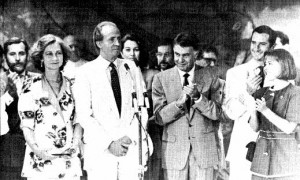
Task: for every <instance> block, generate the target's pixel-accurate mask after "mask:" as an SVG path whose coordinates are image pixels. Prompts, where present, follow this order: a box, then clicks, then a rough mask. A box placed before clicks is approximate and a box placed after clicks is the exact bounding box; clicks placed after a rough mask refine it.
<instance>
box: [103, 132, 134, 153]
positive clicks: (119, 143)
mask: <svg viewBox="0 0 300 180" xmlns="http://www.w3.org/2000/svg"><path fill="white" fill-rule="evenodd" d="M131 143H132V141H131V139H130V138H129V137H128V136H123V137H122V138H120V139H118V140H116V141H113V142H112V143H111V144H110V145H109V147H108V150H109V151H110V152H111V153H112V154H113V155H115V156H117V157H120V156H125V155H126V154H127V152H128V147H129V146H130V144H131Z"/></svg>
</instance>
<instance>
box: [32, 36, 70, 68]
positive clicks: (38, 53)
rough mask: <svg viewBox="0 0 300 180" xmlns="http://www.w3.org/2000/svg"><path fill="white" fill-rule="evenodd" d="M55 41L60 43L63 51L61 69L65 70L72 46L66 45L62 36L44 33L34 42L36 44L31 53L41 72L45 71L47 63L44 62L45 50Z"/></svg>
mask: <svg viewBox="0 0 300 180" xmlns="http://www.w3.org/2000/svg"><path fill="white" fill-rule="evenodd" d="M54 43H58V44H59V45H60V47H61V50H62V53H63V64H62V66H61V67H60V70H63V68H64V66H65V65H66V63H67V60H68V59H69V57H70V53H71V51H70V48H69V47H68V46H66V45H65V43H64V42H63V40H62V39H61V38H60V37H58V36H55V35H53V34H47V35H44V36H43V37H41V38H40V39H39V40H38V41H37V42H35V43H34V45H33V46H32V53H31V55H30V57H31V59H32V61H33V64H34V66H35V68H37V69H38V70H40V71H41V72H45V65H44V64H42V63H43V61H42V60H43V54H44V51H45V49H46V47H48V46H49V45H50V44H54Z"/></svg>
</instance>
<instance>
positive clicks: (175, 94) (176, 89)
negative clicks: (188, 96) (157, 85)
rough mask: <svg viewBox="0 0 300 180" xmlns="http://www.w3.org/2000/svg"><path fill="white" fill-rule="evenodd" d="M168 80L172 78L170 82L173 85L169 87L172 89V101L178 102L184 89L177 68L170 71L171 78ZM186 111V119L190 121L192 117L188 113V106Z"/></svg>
mask: <svg viewBox="0 0 300 180" xmlns="http://www.w3.org/2000/svg"><path fill="white" fill-rule="evenodd" d="M167 78H170V80H169V82H170V83H171V84H170V85H169V87H170V88H171V89H170V92H171V95H172V99H175V100H177V99H178V98H179V97H180V96H181V93H182V88H183V87H182V83H181V77H180V74H179V72H178V69H177V67H176V66H175V67H174V68H173V69H172V71H170V74H169V77H167ZM184 109H185V117H186V118H187V120H188V121H189V118H190V115H189V113H188V110H187V109H186V106H185V108H184Z"/></svg>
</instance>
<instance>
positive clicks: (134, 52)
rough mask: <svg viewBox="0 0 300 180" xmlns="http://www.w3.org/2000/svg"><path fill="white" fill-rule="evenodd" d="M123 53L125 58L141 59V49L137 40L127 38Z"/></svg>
mask: <svg viewBox="0 0 300 180" xmlns="http://www.w3.org/2000/svg"><path fill="white" fill-rule="evenodd" d="M121 55H122V57H123V58H124V59H130V60H132V61H139V60H140V49H139V45H138V43H137V42H136V41H132V40H127V41H125V42H124V45H123V49H122V52H121Z"/></svg>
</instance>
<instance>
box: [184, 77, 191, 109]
mask: <svg viewBox="0 0 300 180" xmlns="http://www.w3.org/2000/svg"><path fill="white" fill-rule="evenodd" d="M189 76H190V75H189V74H188V73H185V74H184V75H183V77H184V81H183V86H187V85H189V81H188V77H189ZM185 104H186V108H187V109H188V110H189V109H190V106H191V97H190V96H188V99H187V100H186V102H185Z"/></svg>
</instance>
